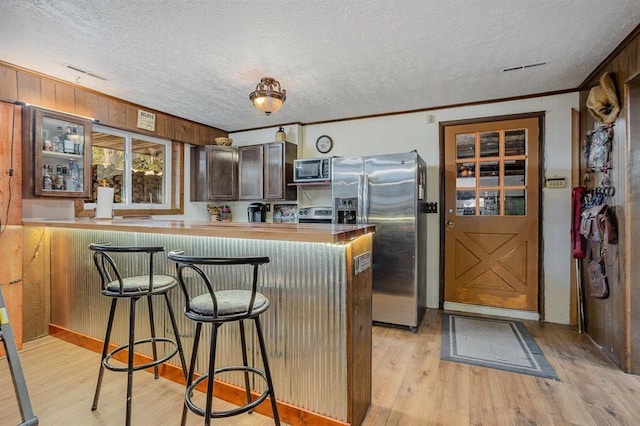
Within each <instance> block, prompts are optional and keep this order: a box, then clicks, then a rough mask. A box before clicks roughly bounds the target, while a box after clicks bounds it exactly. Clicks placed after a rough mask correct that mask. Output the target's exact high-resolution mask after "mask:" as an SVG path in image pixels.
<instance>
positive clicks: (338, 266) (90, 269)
mask: <svg viewBox="0 0 640 426" xmlns="http://www.w3.org/2000/svg"><path fill="white" fill-rule="evenodd" d="M23 231H24V242H25V246H24V253H25V259H27V258H31V263H32V264H31V265H30V269H29V270H30V271H33V273H32V274H31V275H30V276H28V277H26V278H25V279H26V280H27V281H38V282H42V283H44V286H45V287H46V288H48V289H50V299H49V300H50V306H51V315H50V318H51V320H50V325H49V332H50V333H51V334H52V335H55V336H58V337H60V338H63V339H66V340H69V341H71V342H73V343H76V344H80V345H82V346H85V347H88V348H91V349H93V350H96V349H98V348H99V347H100V343H99V342H100V341H101V340H102V339H103V338H104V329H105V324H106V317H107V314H108V305H109V303H108V302H109V301H108V300H104V299H105V298H103V297H102V296H101V295H100V284H99V279H98V276H97V273H96V272H95V270H94V269H95V267H94V265H93V261H92V258H91V256H90V254H89V251H88V249H87V246H88V245H89V244H90V243H91V242H97V241H109V242H111V243H112V244H114V245H161V246H164V247H165V249H166V250H167V252H168V251H169V250H174V249H182V250H184V251H185V253H188V254H192V255H209V256H228V257H233V256H269V257H270V263H269V264H267V265H265V266H264V267H263V268H262V269H261V271H260V278H259V283H260V291H261V292H262V293H263V294H265V296H266V297H267V298H269V300H270V302H271V307H270V308H269V310H268V311H267V312H266V314H265V315H264V316H263V317H264V319H263V327H264V332H265V338H266V343H267V348H268V352H269V353H268V356H269V360H270V361H269V362H270V366H271V370H272V375H273V378H274V387H275V393H276V397H277V399H278V403H279V411H280V415H281V418H282V420H283V421H284V422H286V423H288V424H293V425H295V424H314V425H318V424H327V425H331V424H334V425H344V424H353V425H359V424H360V423H361V422H362V420H363V419H364V417H365V415H366V412H367V409H368V407H369V405H370V402H371V276H372V274H371V259H372V253H371V250H372V248H371V247H372V237H373V232H374V231H375V227H374V226H371V225H365V226H357V225H319V224H271V223H219V222H218V223H215V222H188V221H179V220H150V219H144V220H140V219H138V220H133V219H120V220H118V219H114V220H91V219H76V220H60V221H49V220H48V221H38V220H25V221H24V222H23ZM41 253H46V254H48V256H41V255H38V254H41ZM156 266H157V272H158V273H164V274H172V275H173V274H175V269H174V268H175V265H174V264H173V263H171V262H170V261H168V259H167V258H166V256H159V257H158V258H157V265H156ZM128 268H130V269H131V270H133V269H134V268H135V265H129V264H126V265H124V268H123V269H128ZM125 273H126V272H125ZM47 281H48V282H47ZM26 285H29V283H28V282H27V283H26ZM170 299H171V303H172V305H173V306H174V309H175V310H176V311H177V312H180V311H181V310H182V307H183V306H184V300H183V295H182V293H181V292H179V291H172V292H171V294H170ZM157 306H160V304H158V305H157ZM139 313H140V320H141V323H143V322H142V321H143V320H142V319H143V318H145V317H144V315H146V311H145V310H144V309H143V310H141V311H140V312H139ZM120 321H123V323H124V321H126V319H125V316H124V315H123V316H121V318H120ZM166 321H167V322H168V317H167V318H166ZM170 328H171V327H165V328H164V332H165V333H167V335H168V337H171V336H170V335H169V333H170ZM178 328H179V330H180V337H181V339H182V343H183V345H184V346H185V352H186V353H187V354H190V351H191V347H192V345H193V324H192V323H191V321H188V320H187V319H186V318H185V317H184V316H183V315H179V316H178ZM125 329H126V327H124V326H118V325H114V333H115V335H114V336H113V337H112V340H113V341H114V342H119V341H125V340H126V337H125V335H124V330H125ZM115 330H117V332H116V331H115ZM236 333H237V330H236V329H235V328H233V327H229V328H228V330H224V333H223V334H222V335H221V336H222V337H221V338H222V339H225V340H227V339H231V340H233V339H236V338H237V336H236ZM250 340H251V341H253V339H250ZM230 346H231V345H220V348H226V347H230ZM250 346H251V345H250ZM144 349H146V348H143V350H144ZM98 350H99V349H98ZM249 352H250V354H252V353H253V349H252V348H249ZM141 355H142V356H143V357H144V356H150V354H148V353H144V351H142V354H141ZM237 356H238V354H237V353H235V352H234V353H228V352H227V351H226V350H223V351H222V353H221V354H219V358H220V360H221V362H223V363H225V364H233V363H237V362H238V360H237V359H236V358H237ZM172 362H177V361H175V360H172ZM198 365H206V360H205V359H200V358H199V359H198ZM175 370H177V367H176V368H175ZM176 373H177V371H173V372H171V371H169V372H168V374H166V375H167V377H170V378H179V374H176ZM233 379H235V378H232V380H230V383H225V384H221V385H220V386H219V387H218V389H222V391H221V393H220V394H219V395H218V393H216V395H217V396H219V397H221V398H223V399H228V400H230V401H231V402H242V401H241V399H240V400H238V399H237V398H242V392H238V389H239V388H241V387H242V383H241V382H240V380H238V382H237V383H236V382H234V380H233ZM239 379H240V378H239ZM178 380H179V379H178ZM225 380H227V379H226V378H225ZM258 390H260V389H258ZM263 405H264V404H263ZM257 411H259V412H262V410H260V409H259V410H257ZM264 413H265V414H269V413H270V409H269V408H268V407H265V410H264Z"/></svg>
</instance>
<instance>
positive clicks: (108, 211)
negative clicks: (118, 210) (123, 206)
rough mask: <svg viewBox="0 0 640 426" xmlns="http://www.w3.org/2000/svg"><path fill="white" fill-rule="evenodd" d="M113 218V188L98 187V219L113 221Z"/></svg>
mask: <svg viewBox="0 0 640 426" xmlns="http://www.w3.org/2000/svg"><path fill="white" fill-rule="evenodd" d="M112 217H113V188H107V187H106V186H99V187H98V201H97V203H96V219H111V218H112Z"/></svg>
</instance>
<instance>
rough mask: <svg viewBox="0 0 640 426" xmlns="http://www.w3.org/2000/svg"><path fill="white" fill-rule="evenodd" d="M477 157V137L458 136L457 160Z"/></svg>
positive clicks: (473, 135) (471, 135)
mask: <svg viewBox="0 0 640 426" xmlns="http://www.w3.org/2000/svg"><path fill="white" fill-rule="evenodd" d="M475 156H476V135H475V134H470V135H456V158H474V157H475Z"/></svg>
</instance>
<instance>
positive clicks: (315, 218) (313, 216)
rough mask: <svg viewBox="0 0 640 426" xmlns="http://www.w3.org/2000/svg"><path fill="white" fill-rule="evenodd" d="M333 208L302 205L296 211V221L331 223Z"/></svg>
mask: <svg viewBox="0 0 640 426" xmlns="http://www.w3.org/2000/svg"><path fill="white" fill-rule="evenodd" d="M332 220H333V209H332V208H331V207H330V206H329V207H326V206H325V207H302V208H301V209H300V210H299V211H298V223H331V222H332Z"/></svg>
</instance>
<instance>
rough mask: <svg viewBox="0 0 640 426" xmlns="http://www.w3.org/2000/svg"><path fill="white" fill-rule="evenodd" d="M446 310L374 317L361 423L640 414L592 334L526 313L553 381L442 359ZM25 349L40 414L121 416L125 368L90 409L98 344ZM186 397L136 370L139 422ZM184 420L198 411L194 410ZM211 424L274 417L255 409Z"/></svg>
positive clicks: (78, 419) (544, 420) (565, 419)
mask: <svg viewBox="0 0 640 426" xmlns="http://www.w3.org/2000/svg"><path fill="white" fill-rule="evenodd" d="M441 318H442V313H441V311H438V310H429V311H428V312H427V315H426V316H425V319H424V321H423V323H422V325H421V327H420V328H419V330H418V332H417V333H415V334H413V333H410V332H408V331H405V330H400V329H394V328H387V327H374V331H373V392H372V405H371V407H370V408H369V412H368V413H367V417H366V419H365V421H364V425H365V426H377V425H402V426H411V425H598V426H599V425H637V424H640V376H634V375H629V374H626V373H624V372H622V371H621V370H620V369H619V368H618V367H617V366H615V365H614V364H613V363H612V362H611V361H610V360H609V359H608V358H607V357H606V356H605V355H603V354H602V352H601V351H600V350H599V349H598V348H597V347H596V346H595V345H594V344H593V343H592V341H591V340H590V339H589V337H588V336H587V335H584V334H578V333H577V332H576V331H575V330H574V329H572V328H570V327H567V326H562V325H557V324H547V323H536V322H526V325H527V328H528V329H529V331H530V332H531V334H532V335H533V336H534V338H535V340H536V342H537V343H538V345H539V346H540V348H541V349H542V351H543V352H544V354H545V355H546V357H547V360H548V361H549V363H550V364H551V366H552V367H553V368H554V370H555V371H556V374H557V375H558V377H559V378H560V380H557V381H556V380H551V379H541V378H537V377H532V376H527V375H522V374H516V373H510V372H505V371H500V370H493V369H488V368H483V367H476V366H470V365H465V364H458V363H453V362H448V361H441V360H440V339H441V334H442V333H441V327H442V322H441ZM20 359H21V362H22V365H23V368H24V370H25V374H26V379H27V385H28V387H29V392H30V395H31V401H32V405H33V407H34V412H35V414H36V415H37V416H38V418H39V419H40V424H42V425H120V424H123V422H124V410H125V400H124V393H125V389H126V375H124V374H116V373H112V372H108V371H107V372H106V373H105V380H104V384H103V390H102V395H101V399H100V406H99V408H98V410H97V411H94V412H92V411H91V408H90V407H91V400H92V397H93V390H94V386H95V380H96V376H97V370H98V365H99V364H98V363H99V355H98V354H97V353H93V352H90V351H88V350H85V349H82V348H79V347H77V346H74V345H72V344H69V343H66V342H63V341H60V340H58V339H55V338H53V337H45V338H42V339H38V340H35V341H32V342H27V343H25V345H24V348H23V350H22V351H21V352H20ZM274 380H277V378H274ZM182 397H183V387H182V386H181V385H179V384H176V383H172V382H170V381H167V380H164V379H162V378H161V379H159V380H157V381H154V380H153V376H152V375H151V374H147V373H144V372H138V373H136V374H135V375H134V400H133V423H134V424H135V425H143V426H146V425H178V424H180V413H181V409H182ZM220 404H226V403H224V402H220ZM19 421H20V417H19V412H18V408H17V404H16V401H15V396H14V394H13V392H12V387H11V378H10V375H9V372H8V369H7V363H6V361H5V360H4V359H0V425H15V424H17V423H19ZM188 424H189V425H197V424H202V419H201V418H199V417H197V416H196V415H194V414H190V415H189V421H188ZM213 424H216V425H240V426H243V425H270V424H273V422H272V420H271V419H270V418H268V417H265V416H261V415H259V414H255V413H254V414H251V415H242V416H239V417H235V418H233V419H227V420H215V421H213Z"/></svg>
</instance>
